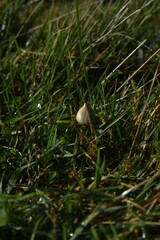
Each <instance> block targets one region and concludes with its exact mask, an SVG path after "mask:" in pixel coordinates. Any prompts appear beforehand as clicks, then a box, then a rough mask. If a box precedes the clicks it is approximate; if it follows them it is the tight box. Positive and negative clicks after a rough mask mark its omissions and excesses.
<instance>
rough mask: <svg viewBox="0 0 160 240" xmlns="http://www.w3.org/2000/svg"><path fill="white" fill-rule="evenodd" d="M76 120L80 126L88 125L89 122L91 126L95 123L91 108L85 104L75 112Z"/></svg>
mask: <svg viewBox="0 0 160 240" xmlns="http://www.w3.org/2000/svg"><path fill="white" fill-rule="evenodd" d="M76 120H77V122H78V123H80V124H82V125H89V124H90V122H91V123H92V124H93V123H95V121H96V116H95V114H94V112H93V110H92V108H91V107H90V106H89V105H88V104H87V103H84V105H83V106H82V107H81V108H80V109H79V111H78V112H77V115H76Z"/></svg>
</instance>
